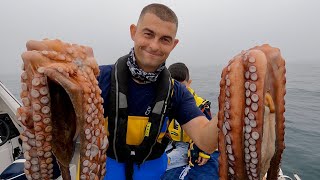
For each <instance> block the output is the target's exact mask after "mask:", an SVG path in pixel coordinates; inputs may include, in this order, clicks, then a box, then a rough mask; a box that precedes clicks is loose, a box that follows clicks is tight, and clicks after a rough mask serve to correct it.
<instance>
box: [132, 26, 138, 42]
mask: <svg viewBox="0 0 320 180" xmlns="http://www.w3.org/2000/svg"><path fill="white" fill-rule="evenodd" d="M136 31H137V26H136V25H134V24H131V25H130V35H131V39H132V40H133V41H134V36H135V34H136Z"/></svg>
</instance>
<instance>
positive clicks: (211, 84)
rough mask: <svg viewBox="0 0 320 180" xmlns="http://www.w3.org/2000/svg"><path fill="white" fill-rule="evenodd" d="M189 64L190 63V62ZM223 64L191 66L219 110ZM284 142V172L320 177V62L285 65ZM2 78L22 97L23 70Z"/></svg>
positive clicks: (195, 81)
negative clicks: (21, 73) (21, 74)
mask: <svg viewBox="0 0 320 180" xmlns="http://www.w3.org/2000/svg"><path fill="white" fill-rule="evenodd" d="M187 65H188V64H187ZM223 67H224V65H223V66H222V65H205V64H202V65H198V66H195V65H193V66H190V67H189V68H190V76H191V79H192V80H193V82H192V84H191V86H192V87H193V89H194V90H195V91H196V92H197V94H198V95H200V96H202V97H204V98H206V99H208V100H210V101H211V102H212V112H213V113H216V112H217V111H218V96H219V83H220V77H221V72H222V68H223ZM286 69H287V74H286V79H287V84H286V89H287V94H286V96H285V102H286V112H285V120H286V121H285V123H286V124H285V125H286V129H285V145H286V149H285V150H284V154H283V155H282V164H281V168H282V170H283V171H284V174H285V175H289V176H290V177H293V174H292V173H294V172H295V173H298V174H299V176H300V177H301V178H302V179H303V180H304V179H305V180H309V179H319V177H320V151H319V150H320V143H319V142H320V130H319V128H320V120H319V117H320V83H319V79H320V64H319V63H317V62H313V63H312V62H309V63H307V64H303V61H301V62H299V63H291V62H290V63H288V62H287V64H286ZM0 80H1V81H2V82H3V83H4V84H5V85H6V87H7V88H8V89H9V90H10V91H11V92H12V93H13V94H14V95H15V96H16V97H17V98H18V99H19V100H20V98H19V93H20V72H19V71H17V72H15V73H13V74H1V73H0Z"/></svg>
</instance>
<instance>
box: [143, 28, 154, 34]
mask: <svg viewBox="0 0 320 180" xmlns="http://www.w3.org/2000/svg"><path fill="white" fill-rule="evenodd" d="M143 31H149V32H151V33H153V34H154V32H153V31H152V30H151V29H149V28H144V29H143Z"/></svg>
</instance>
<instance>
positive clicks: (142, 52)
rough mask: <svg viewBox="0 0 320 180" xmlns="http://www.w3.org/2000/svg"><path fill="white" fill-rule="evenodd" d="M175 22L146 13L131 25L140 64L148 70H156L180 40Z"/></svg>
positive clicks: (132, 37)
mask: <svg viewBox="0 0 320 180" xmlns="http://www.w3.org/2000/svg"><path fill="white" fill-rule="evenodd" d="M176 31H177V27H176V25H175V24H174V23H171V22H167V21H162V20H161V19H160V18H158V17H157V16H156V15H154V14H151V13H146V14H145V15H144V17H143V18H142V19H140V20H139V22H138V25H137V26H135V25H131V26H130V32H131V39H132V40H133V41H134V50H135V56H136V60H137V64H138V66H139V67H140V68H141V69H143V70H144V71H146V72H154V71H155V70H156V69H157V68H158V67H159V66H160V65H161V64H162V63H164V62H165V61H166V59H167V58H168V56H169V54H170V52H171V51H172V50H173V48H174V47H175V46H176V45H177V43H178V42H179V41H178V39H175V37H176Z"/></svg>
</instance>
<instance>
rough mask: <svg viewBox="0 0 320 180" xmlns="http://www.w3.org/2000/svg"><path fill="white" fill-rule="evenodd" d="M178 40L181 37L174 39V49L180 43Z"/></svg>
mask: <svg viewBox="0 0 320 180" xmlns="http://www.w3.org/2000/svg"><path fill="white" fill-rule="evenodd" d="M178 42H179V39H174V41H173V47H172V49H174V47H176V45H177V44H178Z"/></svg>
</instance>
